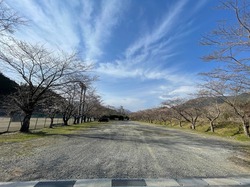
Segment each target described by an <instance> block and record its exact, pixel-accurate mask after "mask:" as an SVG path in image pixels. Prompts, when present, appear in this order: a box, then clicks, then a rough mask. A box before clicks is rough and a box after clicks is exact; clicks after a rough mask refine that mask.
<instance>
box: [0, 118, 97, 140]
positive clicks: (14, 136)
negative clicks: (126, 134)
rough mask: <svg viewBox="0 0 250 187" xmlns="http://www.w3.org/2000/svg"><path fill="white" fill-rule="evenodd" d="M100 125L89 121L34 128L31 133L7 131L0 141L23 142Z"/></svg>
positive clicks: (72, 132)
mask: <svg viewBox="0 0 250 187" xmlns="http://www.w3.org/2000/svg"><path fill="white" fill-rule="evenodd" d="M99 125H101V123H99V122H88V123H82V124H76V125H68V126H55V127H53V128H44V129H39V130H32V131H31V132H30V133H20V132H14V133H5V134H1V135H0V143H7V142H22V141H26V140H30V139H35V138H42V137H46V136H52V135H66V134H75V133H77V132H78V131H80V130H86V129H89V128H95V127H97V126H99Z"/></svg>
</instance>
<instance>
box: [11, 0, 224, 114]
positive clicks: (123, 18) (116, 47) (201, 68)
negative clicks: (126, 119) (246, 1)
mask: <svg viewBox="0 0 250 187" xmlns="http://www.w3.org/2000/svg"><path fill="white" fill-rule="evenodd" d="M6 2H7V4H8V5H9V6H10V7H11V8H13V9H14V10H16V11H17V12H18V13H19V14H20V15H21V16H23V17H25V18H27V19H28V20H29V23H28V26H23V27H20V28H19V29H18V30H17V31H16V32H15V36H16V37H18V38H19V39H22V40H25V41H28V42H31V43H36V42H42V43H46V45H49V46H51V47H54V48H61V49H63V50H65V51H67V52H72V51H79V54H80V56H81V58H82V60H83V61H84V62H87V63H94V68H93V70H92V73H94V74H95V75H97V76H99V80H98V81H97V82H95V83H94V86H95V87H96V90H97V92H98V94H99V95H101V97H102V100H103V104H104V105H111V106H115V107H120V106H123V107H124V108H125V109H128V110H130V111H137V110H142V109H147V108H153V107H157V106H160V104H161V102H163V101H165V100H167V99H171V98H175V97H189V94H190V93H194V92H195V91H196V89H197V86H196V84H197V83H199V80H200V77H199V76H198V75H197V74H198V73H200V72H205V71H209V70H211V69H212V68H213V67H214V66H215V64H213V63H207V62H203V61H202V60H201V57H202V56H204V55H206V54H208V51H209V50H210V49H208V48H206V47H205V46H201V45H200V40H201V38H202V36H203V35H205V34H207V33H208V32H209V31H211V30H212V29H215V28H216V24H217V21H219V20H221V19H223V16H225V15H226V13H225V12H223V10H217V9H216V8H215V7H216V6H218V3H219V1H217V0H7V1H6Z"/></svg>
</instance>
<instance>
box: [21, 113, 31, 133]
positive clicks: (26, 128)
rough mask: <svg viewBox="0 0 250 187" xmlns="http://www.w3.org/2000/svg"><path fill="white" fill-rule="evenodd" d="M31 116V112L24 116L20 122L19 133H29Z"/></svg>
mask: <svg viewBox="0 0 250 187" xmlns="http://www.w3.org/2000/svg"><path fill="white" fill-rule="evenodd" d="M31 115H32V112H30V113H26V114H25V116H24V118H23V121H22V126H21V128H20V132H29V128H30V118H31Z"/></svg>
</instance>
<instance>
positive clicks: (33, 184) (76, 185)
mask: <svg viewBox="0 0 250 187" xmlns="http://www.w3.org/2000/svg"><path fill="white" fill-rule="evenodd" d="M49 186H50V187H139V186H148V187H163V186H164V187H179V186H197V187H203V186H214V187H216V186H217V187H218V186H222V187H233V186H250V177H238V178H235V177H230V178H186V179H185V178H184V179H79V180H78V179H77V180H48V181H27V182H0V187H49Z"/></svg>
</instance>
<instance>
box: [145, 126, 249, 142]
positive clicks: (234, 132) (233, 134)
mask: <svg viewBox="0 0 250 187" xmlns="http://www.w3.org/2000/svg"><path fill="white" fill-rule="evenodd" d="M147 124H152V123H147ZM153 124H157V125H161V126H166V127H169V128H174V129H179V130H184V131H189V132H192V133H198V134H205V135H211V136H219V137H224V138H227V139H231V140H232V139H233V140H237V141H242V142H250V138H248V137H246V136H245V134H244V131H243V129H242V126H241V124H240V123H234V122H219V123H217V124H216V125H215V132H211V131H210V126H209V124H208V123H207V122H200V123H199V124H197V125H196V129H195V130H192V129H191V128H190V123H187V122H183V123H182V127H180V126H179V124H178V123H177V122H172V123H169V122H167V123H166V125H165V123H163V122H162V123H161V122H159V121H154V123H153Z"/></svg>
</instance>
